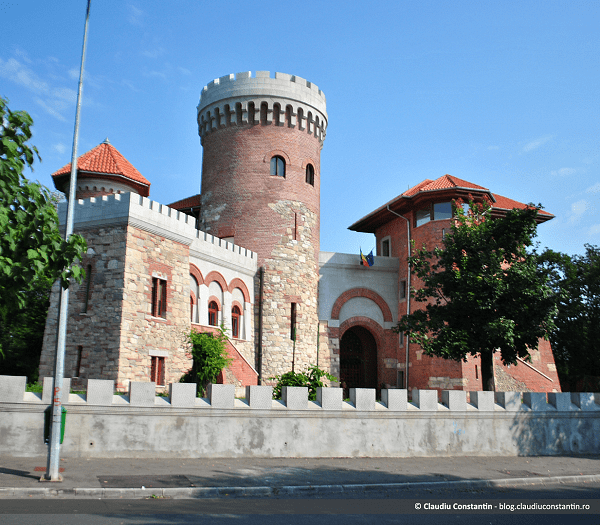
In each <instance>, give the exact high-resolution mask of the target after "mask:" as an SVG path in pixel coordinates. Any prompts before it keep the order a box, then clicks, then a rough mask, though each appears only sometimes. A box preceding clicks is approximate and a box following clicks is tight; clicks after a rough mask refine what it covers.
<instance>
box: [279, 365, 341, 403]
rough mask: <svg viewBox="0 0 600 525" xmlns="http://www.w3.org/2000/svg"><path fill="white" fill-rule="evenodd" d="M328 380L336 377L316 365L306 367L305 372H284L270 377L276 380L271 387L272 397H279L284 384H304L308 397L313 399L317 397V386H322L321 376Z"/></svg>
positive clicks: (334, 379)
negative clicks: (275, 383)
mask: <svg viewBox="0 0 600 525" xmlns="http://www.w3.org/2000/svg"><path fill="white" fill-rule="evenodd" d="M323 377H324V378H326V379H329V380H330V381H337V380H338V379H337V377H335V376H332V375H331V374H330V373H328V372H325V370H321V369H320V368H318V367H317V366H316V365H311V366H309V367H308V370H307V372H306V373H305V374H304V373H302V372H293V371H290V372H286V373H285V374H282V375H280V376H275V377H270V378H269V379H273V380H276V381H277V385H275V387H274V388H273V399H281V388H282V387H284V386H305V387H307V388H308V399H310V400H311V401H315V400H316V399H317V388H318V387H324V386H325V385H324V384H323V381H322V378H323Z"/></svg>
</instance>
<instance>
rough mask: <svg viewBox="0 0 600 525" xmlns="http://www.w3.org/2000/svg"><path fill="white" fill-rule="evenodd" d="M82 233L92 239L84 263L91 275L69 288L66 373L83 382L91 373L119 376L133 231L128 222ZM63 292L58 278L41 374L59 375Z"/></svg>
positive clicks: (48, 318)
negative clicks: (126, 275)
mask: <svg viewBox="0 0 600 525" xmlns="http://www.w3.org/2000/svg"><path fill="white" fill-rule="evenodd" d="M77 233H81V234H82V235H83V236H84V237H85V239H86V241H87V243H88V249H87V252H86V255H85V257H84V258H83V261H82V263H81V266H82V267H83V268H84V269H85V270H86V272H87V275H86V278H85V280H84V281H83V282H82V283H81V284H77V283H73V284H72V285H71V288H70V291H69V321H68V331H67V340H66V354H65V376H67V377H73V378H74V379H73V383H74V385H76V386H83V384H84V382H85V380H87V378H90V377H92V378H93V377H98V378H100V377H101V378H104V379H114V380H117V377H118V370H119V346H120V340H121V320H122V306H123V299H124V281H123V271H124V264H125V252H126V246H127V231H126V227H125V226H114V227H99V228H97V229H95V228H86V229H78V230H77ZM59 292H60V287H59V284H58V283H56V284H55V285H54V286H53V288H52V295H51V298H50V308H49V311H48V317H47V320H46V329H45V332H44V343H43V348H42V354H41V358H40V377H44V376H50V375H54V354H55V349H56V336H57V324H58V299H59ZM86 294H87V297H86Z"/></svg>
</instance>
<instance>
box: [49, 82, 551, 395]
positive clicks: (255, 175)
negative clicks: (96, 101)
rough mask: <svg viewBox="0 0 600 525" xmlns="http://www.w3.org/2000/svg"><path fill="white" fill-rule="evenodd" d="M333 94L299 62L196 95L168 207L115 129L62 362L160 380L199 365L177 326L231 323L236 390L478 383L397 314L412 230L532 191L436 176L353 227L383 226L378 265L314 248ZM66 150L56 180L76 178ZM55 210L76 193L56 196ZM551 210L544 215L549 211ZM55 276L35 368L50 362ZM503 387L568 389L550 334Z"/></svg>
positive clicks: (85, 219)
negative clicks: (155, 197)
mask: <svg viewBox="0 0 600 525" xmlns="http://www.w3.org/2000/svg"><path fill="white" fill-rule="evenodd" d="M327 124H328V116H327V111H326V100H325V95H324V94H323V92H322V91H321V90H320V89H319V88H318V87H317V86H316V85H315V84H313V83H311V82H309V81H307V80H305V79H303V78H300V77H297V76H293V75H287V74H282V73H275V75H274V77H271V75H270V74H269V72H265V71H258V72H256V74H255V75H254V76H252V74H251V73H238V74H237V75H228V76H225V77H221V78H219V79H217V80H214V81H213V82H211V83H209V84H208V85H207V86H206V87H204V89H203V91H202V93H201V97H200V103H199V105H198V130H199V135H200V138H201V143H202V146H203V150H204V154H203V164H202V186H201V193H200V195H195V196H192V197H188V198H185V199H182V200H180V201H177V202H175V203H172V204H170V205H164V204H159V203H157V202H154V201H151V200H149V199H148V196H149V189H150V182H149V181H148V180H147V179H146V178H145V177H144V176H143V175H142V174H140V173H139V172H138V171H137V170H136V169H135V168H134V167H133V166H132V165H131V164H130V163H129V161H127V159H125V158H124V157H123V156H122V155H121V154H120V153H119V152H118V150H117V149H116V148H115V147H114V146H112V145H111V144H110V143H109V142H108V141H105V142H104V143H102V144H100V145H99V146H97V147H96V148H94V149H92V150H91V151H89V152H87V153H85V154H84V155H82V156H81V157H80V159H79V161H78V184H77V199H78V200H77V202H76V204H75V231H76V232H77V233H81V234H82V235H83V236H84V237H85V238H86V240H87V242H88V250H87V254H86V255H85V258H84V260H83V266H84V268H85V269H86V279H85V281H84V282H82V283H81V284H73V285H72V291H71V294H70V305H69V316H70V318H69V323H68V335H67V355H66V365H65V377H71V378H72V384H73V385H75V386H83V384H84V383H85V382H87V380H88V379H112V380H114V381H115V383H116V386H117V389H119V390H127V387H128V384H129V383H130V382H132V381H152V382H154V383H156V385H157V386H163V385H167V384H169V383H171V382H176V381H178V379H179V378H180V377H181V375H182V374H183V373H185V372H186V371H187V370H189V368H190V367H191V360H190V358H189V355H188V354H187V350H186V349H187V347H186V341H185V336H184V334H185V333H186V332H189V330H190V329H192V328H195V329H198V330H215V329H216V327H218V326H220V325H223V326H224V327H225V328H226V329H227V333H228V336H229V343H228V347H227V350H228V352H229V354H230V356H231V357H232V358H233V363H232V365H231V366H230V367H229V368H228V369H227V370H225V372H224V374H223V376H222V378H221V381H222V382H224V383H229V384H235V385H236V386H238V387H242V386H247V385H257V384H260V383H262V382H268V381H269V378H271V377H273V376H275V375H278V374H282V373H285V372H288V371H289V370H291V369H292V368H294V369H295V370H296V371H300V370H305V369H306V368H307V367H308V366H309V365H318V366H319V367H320V368H323V369H326V370H328V371H330V372H331V373H332V374H334V375H336V376H338V377H340V381H342V382H343V385H344V386H346V387H348V388H351V387H359V388H360V387H363V388H381V387H384V386H385V387H386V388H409V389H413V388H419V389H437V390H442V389H458V390H472V391H475V390H481V377H480V372H479V362H478V360H477V359H469V360H468V361H467V362H466V363H462V362H461V363H457V362H453V361H445V360H443V359H439V358H432V357H428V356H426V355H423V352H422V350H420V349H419V347H418V346H416V345H412V344H409V343H408V341H405V340H404V338H403V337H402V336H401V335H400V336H399V335H398V334H396V333H394V332H393V331H392V330H391V329H392V327H393V326H394V325H395V324H396V322H397V321H398V319H399V317H401V316H402V315H403V314H404V313H406V312H407V311H414V308H415V306H414V304H412V303H411V302H410V297H409V290H410V286H411V280H410V274H409V272H408V266H407V263H406V259H407V256H408V249H409V244H410V240H411V239H412V240H414V241H415V242H416V243H417V245H419V246H420V245H422V244H423V243H426V244H428V245H429V246H433V245H434V244H435V243H436V242H440V241H441V239H442V236H443V234H444V230H445V229H448V228H450V224H451V221H452V212H451V205H450V203H451V202H452V200H453V199H456V198H465V197H466V196H467V195H470V196H471V197H472V198H473V199H474V200H476V201H478V200H483V199H486V200H488V201H489V202H492V210H493V214H495V215H497V216H501V215H502V214H503V213H505V212H506V211H507V210H509V209H512V208H515V207H524V206H525V205H524V204H522V203H519V202H516V201H513V200H510V199H507V198H505V197H501V196H499V195H496V194H493V193H492V192H491V191H490V190H489V189H487V188H483V187H481V186H478V185H476V184H473V183H470V182H467V181H464V180H461V179H458V178H456V177H453V176H450V175H444V176H442V177H440V178H438V179H436V180H426V181H423V182H422V183H421V184H419V185H417V186H415V187H413V188H411V189H409V190H407V191H406V192H404V193H402V194H401V195H399V196H398V197H396V198H394V199H392V200H391V201H390V202H389V203H387V204H385V205H383V206H382V207H380V208H378V209H377V210H375V211H373V212H372V213H370V214H369V215H367V216H366V217H364V218H362V219H360V220H359V221H357V222H356V223H355V224H353V225H352V226H350V229H352V230H355V231H361V232H370V233H374V234H375V237H376V241H377V255H376V257H375V259H374V264H373V266H371V267H366V266H363V265H361V260H360V257H359V256H358V254H342V253H329V252H321V251H320V245H319V228H320V223H319V218H320V181H321V170H320V155H321V149H322V147H323V144H324V140H325V135H326V131H327ZM69 174H70V164H69V165H67V166H65V167H64V168H62V169H61V170H59V171H57V172H56V173H55V174H54V175H53V177H54V181H55V185H56V187H57V189H60V190H63V191H64V189H65V187H66V186H65V185H67V184H68V179H69ZM59 214H60V215H61V220H62V223H63V224H64V217H65V215H66V205H62V206H61V207H60V209H59ZM551 218H552V215H550V214H548V213H546V212H542V213H541V214H540V215H539V218H538V220H539V222H543V221H545V220H549V219H551ZM57 302H58V285H55V288H54V290H53V294H52V298H51V306H50V312H49V315H48V320H47V324H46V331H45V335H44V348H43V351H42V356H41V361H40V377H44V376H51V375H53V369H52V366H53V362H54V359H53V353H54V351H55V341H56V330H57V326H56V323H57V315H56V312H57ZM495 373H496V382H497V389H498V390H505V391H511V390H512V391H534V392H551V391H553V392H560V385H559V381H558V376H557V373H556V367H555V365H554V359H553V356H552V351H551V348H550V346H549V343H547V342H545V341H540V346H539V349H538V350H536V351H533V352H532V361H531V362H530V363H526V362H520V363H519V365H518V366H512V367H505V366H503V365H502V364H501V362H499V361H497V362H496V364H495Z"/></svg>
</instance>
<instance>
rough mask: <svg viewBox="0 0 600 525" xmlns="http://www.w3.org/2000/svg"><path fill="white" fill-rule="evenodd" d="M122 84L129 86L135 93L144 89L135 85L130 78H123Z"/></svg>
mask: <svg viewBox="0 0 600 525" xmlns="http://www.w3.org/2000/svg"><path fill="white" fill-rule="evenodd" d="M121 84H123V85H124V86H127V87H128V88H129V89H131V91H133V92H134V93H140V92H141V91H142V90H141V89H139V88H137V87H135V84H134V83H133V82H130V81H129V80H121Z"/></svg>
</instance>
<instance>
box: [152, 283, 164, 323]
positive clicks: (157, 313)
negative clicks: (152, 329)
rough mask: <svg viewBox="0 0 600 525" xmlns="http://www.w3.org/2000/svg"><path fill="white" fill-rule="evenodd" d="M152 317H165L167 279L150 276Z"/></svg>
mask: <svg viewBox="0 0 600 525" xmlns="http://www.w3.org/2000/svg"><path fill="white" fill-rule="evenodd" d="M152 317H162V318H163V319H166V317H167V281H165V280H164V279H159V278H158V277H153V278H152Z"/></svg>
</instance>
